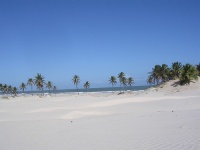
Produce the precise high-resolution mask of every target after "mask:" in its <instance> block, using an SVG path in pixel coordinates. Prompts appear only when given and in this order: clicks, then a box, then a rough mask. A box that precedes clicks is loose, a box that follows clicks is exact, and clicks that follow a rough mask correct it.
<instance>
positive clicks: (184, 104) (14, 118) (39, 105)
mask: <svg viewBox="0 0 200 150" xmlns="http://www.w3.org/2000/svg"><path fill="white" fill-rule="evenodd" d="M199 83H200V81H198V82H196V83H194V84H191V85H190V86H185V87H179V86H177V87H171V83H167V84H166V85H165V86H164V87H162V88H160V87H159V88H157V89H149V90H147V91H145V92H143V93H140V94H135V93H134V94H125V95H117V94H100V93H95V94H94V93H90V94H82V95H79V96H77V95H65V94H61V95H57V96H51V97H46V98H38V97H35V96H33V97H32V96H29V97H18V98H11V99H9V100H0V133H1V134H0V149H1V150H36V149H37V150H55V149H56V150H66V149H67V150H188V149H190V150H198V149H200V119H199V117H200V84H199ZM177 90H179V91H177Z"/></svg>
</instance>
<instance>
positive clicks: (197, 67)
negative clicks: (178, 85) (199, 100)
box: [196, 63, 200, 76]
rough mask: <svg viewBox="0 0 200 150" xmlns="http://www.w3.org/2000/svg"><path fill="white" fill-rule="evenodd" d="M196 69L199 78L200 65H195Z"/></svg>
mask: <svg viewBox="0 0 200 150" xmlns="http://www.w3.org/2000/svg"><path fill="white" fill-rule="evenodd" d="M196 69H197V71H198V76H200V63H199V64H198V65H196Z"/></svg>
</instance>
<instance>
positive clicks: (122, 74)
mask: <svg viewBox="0 0 200 150" xmlns="http://www.w3.org/2000/svg"><path fill="white" fill-rule="evenodd" d="M123 77H125V74H124V73H123V72H120V73H119V74H118V78H119V82H120V86H121V85H122V78H123Z"/></svg>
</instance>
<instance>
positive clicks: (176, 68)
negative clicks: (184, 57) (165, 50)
mask: <svg viewBox="0 0 200 150" xmlns="http://www.w3.org/2000/svg"><path fill="white" fill-rule="evenodd" d="M149 74H150V75H149V76H148V79H147V83H148V84H150V85H151V84H157V85H158V84H162V83H164V82H166V81H169V80H175V79H179V81H180V84H181V85H184V84H190V82H191V81H192V80H197V79H198V76H200V63H199V64H198V65H196V66H193V65H191V64H185V65H182V64H181V63H180V62H174V63H172V66H171V68H169V67H168V65H166V64H162V65H155V66H154V68H152V71H151V72H150V73H149Z"/></svg>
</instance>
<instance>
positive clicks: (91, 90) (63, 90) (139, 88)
mask: <svg viewBox="0 0 200 150" xmlns="http://www.w3.org/2000/svg"><path fill="white" fill-rule="evenodd" d="M148 88H150V86H132V87H125V88H124V90H125V91H127V90H131V91H140V90H146V89H148ZM122 90H123V88H120V87H104V88H89V89H87V90H86V89H78V91H79V92H111V91H122ZM43 92H44V93H48V92H49V90H43ZM73 92H77V90H76V89H60V90H59V89H58V90H56V92H54V91H53V90H51V93H56V94H59V93H73ZM21 93H23V92H22V91H18V94H21ZM24 93H26V94H31V93H32V92H31V91H26V90H25V91H24ZM33 93H42V92H41V91H38V90H37V91H33ZM1 94H2V92H0V95H1Z"/></svg>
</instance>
